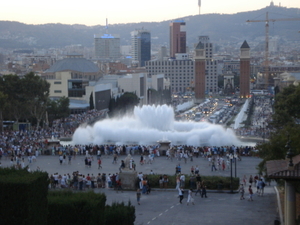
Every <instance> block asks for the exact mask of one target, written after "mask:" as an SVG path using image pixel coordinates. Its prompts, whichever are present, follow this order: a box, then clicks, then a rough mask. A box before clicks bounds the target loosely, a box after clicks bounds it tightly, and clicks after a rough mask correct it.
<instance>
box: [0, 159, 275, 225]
mask: <svg viewBox="0 0 300 225" xmlns="http://www.w3.org/2000/svg"><path fill="white" fill-rule="evenodd" d="M124 158H125V156H120V157H119V160H118V164H112V156H102V167H103V168H102V169H99V170H98V169H97V162H96V157H94V161H93V162H92V167H91V168H86V167H85V165H84V156H76V159H72V162H71V165H68V164H64V165H60V164H59V158H58V156H44V155H42V156H38V157H37V161H36V162H33V163H31V164H29V168H30V169H31V170H35V169H37V167H39V168H40V169H41V170H43V171H47V172H48V173H49V174H52V173H56V172H57V173H59V174H65V173H69V174H72V172H73V171H79V172H80V173H82V174H85V175H86V174H88V173H89V174H92V173H93V174H94V175H95V174H97V173H103V172H105V173H106V174H108V173H111V174H112V173H116V172H118V171H119V170H118V168H119V162H120V160H121V159H124ZM133 158H134V161H135V162H136V164H137V168H136V170H137V171H138V172H143V173H144V174H149V173H150V171H151V170H153V172H154V173H157V174H174V173H175V166H176V165H177V164H178V163H180V165H181V167H182V173H184V174H186V175H188V174H189V173H190V168H191V166H192V165H193V166H196V165H198V166H199V169H200V174H201V175H202V176H205V175H220V176H230V170H226V171H219V170H218V171H214V172H212V171H211V168H210V167H209V166H208V161H206V160H205V159H204V158H202V157H201V158H200V157H199V158H194V160H193V161H192V162H191V161H190V160H188V161H187V163H186V164H185V163H184V161H180V162H179V161H177V160H175V159H174V160H173V161H170V160H167V159H166V158H165V157H163V156H160V157H158V158H155V160H154V162H153V164H146V165H139V159H140V157H139V156H138V155H134V156H133ZM259 162H260V159H259V158H255V157H242V161H238V162H237V167H236V168H237V176H238V177H240V179H241V180H242V177H243V176H244V175H246V176H247V178H249V176H250V175H253V176H254V175H255V174H257V171H256V166H257V164H258V163H259ZM1 163H2V167H6V166H10V159H9V158H7V159H5V158H2V160H1ZM26 164H28V161H27V159H26ZM234 171H235V170H234V165H233V176H234V174H235V173H234ZM273 185H275V183H271V186H266V187H265V194H264V196H263V197H259V196H257V195H254V201H253V202H249V201H247V197H248V191H247V188H245V197H246V200H239V194H229V193H216V192H210V191H208V193H207V195H208V198H201V197H200V196H194V199H195V205H188V206H187V205H186V198H184V200H183V203H184V204H179V199H178V191H176V190H175V187H170V188H169V189H167V190H161V189H154V190H153V191H152V192H151V193H150V194H149V195H142V197H141V205H138V204H137V202H136V193H135V192H133V191H124V192H123V193H120V192H119V193H116V192H115V191H113V190H111V189H95V192H104V193H105V194H106V196H107V203H108V204H111V203H112V202H122V201H124V202H125V203H127V202H128V201H130V202H131V203H132V204H133V205H134V206H136V222H135V224H136V225H144V224H167V225H169V224H172V225H177V224H178V225H179V224H180V225H181V224H189V225H193V224H204V225H205V224H214V225H218V224H220V225H221V224H222V225H224V224H231V225H235V224H237V225H239V224H243V225H252V224H255V225H260V224H274V220H275V219H277V218H278V212H277V199H276V195H275V191H274V187H273ZM247 186H248V185H247ZM253 191H256V188H255V187H254V188H253Z"/></svg>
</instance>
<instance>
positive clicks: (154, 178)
mask: <svg viewBox="0 0 300 225" xmlns="http://www.w3.org/2000/svg"><path fill="white" fill-rule="evenodd" d="M160 176H161V175H147V179H148V180H149V182H150V186H151V188H159V177H160ZM189 178H190V176H185V188H189V187H190V184H189V180H190V179H189ZM201 179H202V181H204V182H205V184H206V187H207V189H211V190H216V189H223V190H231V188H230V182H231V181H230V177H222V176H201ZM168 180H169V182H168V188H175V187H176V175H168ZM232 183H233V185H232V186H233V189H234V190H236V189H238V187H239V183H240V182H239V178H234V177H233V178H232Z"/></svg>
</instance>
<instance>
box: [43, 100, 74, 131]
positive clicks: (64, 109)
mask: <svg viewBox="0 0 300 225" xmlns="http://www.w3.org/2000/svg"><path fill="white" fill-rule="evenodd" d="M69 105H70V99H69V98H67V97H62V98H59V99H55V100H49V102H48V106H47V113H48V119H49V125H50V126H52V123H53V120H56V119H61V118H66V117H68V116H69V115H70V109H69Z"/></svg>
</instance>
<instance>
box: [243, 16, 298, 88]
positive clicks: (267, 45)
mask: <svg viewBox="0 0 300 225" xmlns="http://www.w3.org/2000/svg"><path fill="white" fill-rule="evenodd" d="M296 20H300V18H280V19H269V13H268V12H266V19H265V20H247V21H246V22H265V23H266V25H265V28H266V43H265V62H264V66H265V77H264V80H265V81H264V82H265V83H264V88H265V89H267V88H268V85H269V79H270V78H269V23H270V22H275V21H296Z"/></svg>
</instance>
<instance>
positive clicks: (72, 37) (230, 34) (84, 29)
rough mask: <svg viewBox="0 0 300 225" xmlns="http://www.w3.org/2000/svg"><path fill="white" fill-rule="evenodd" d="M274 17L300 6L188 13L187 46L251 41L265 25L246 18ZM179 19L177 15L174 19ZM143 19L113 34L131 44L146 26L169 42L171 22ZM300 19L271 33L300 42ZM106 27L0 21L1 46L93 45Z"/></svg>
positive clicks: (114, 28)
mask: <svg viewBox="0 0 300 225" xmlns="http://www.w3.org/2000/svg"><path fill="white" fill-rule="evenodd" d="M267 11H268V12H269V18H270V19H279V18H300V9H297V8H285V7H277V6H268V7H266V8H263V9H260V10H256V11H249V12H241V13H236V14H205V15H195V16H186V17H183V18H182V19H184V20H185V22H186V28H187V45H188V46H189V47H192V46H193V44H194V43H196V42H197V39H198V36H200V35H209V36H210V39H211V41H212V42H214V43H216V44H219V45H225V44H235V43H236V44H238V43H242V42H243V41H244V40H247V41H248V43H251V41H254V40H255V39H256V38H258V37H260V38H262V40H263V38H264V36H265V26H264V25H265V24H264V22H260V23H247V22H246V20H253V19H260V20H264V19H265V15H266V12H267ZM174 19H176V18H174ZM170 22H171V21H170V20H169V21H162V22H141V23H130V24H112V25H110V26H109V33H111V34H119V35H120V37H121V45H130V32H131V31H133V30H135V29H139V28H142V27H143V28H144V29H147V30H149V31H151V36H152V44H153V45H166V46H168V45H169V23H170ZM299 24H300V21H288V22H281V21H278V22H274V23H271V24H270V36H275V35H278V36H279V37H280V38H282V39H283V40H286V41H299V42H300V34H299V33H298V31H299V30H300V25H299ZM104 32H105V29H104V26H85V25H66V24H43V25H28V24H23V23H19V22H10V21H0V48H5V49H17V48H19V49H20V48H22V49H33V48H50V47H54V48H57V47H64V46H66V45H73V44H81V45H83V46H86V47H92V46H93V42H94V34H100V33H104Z"/></svg>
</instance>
